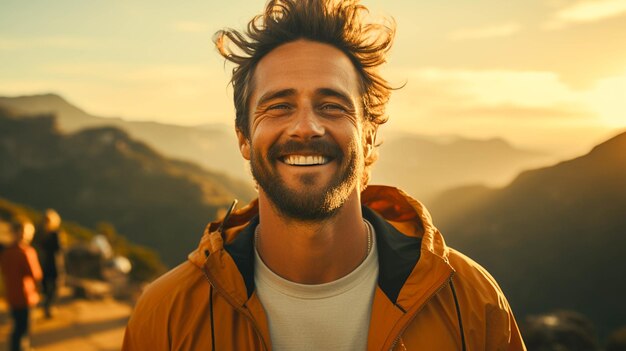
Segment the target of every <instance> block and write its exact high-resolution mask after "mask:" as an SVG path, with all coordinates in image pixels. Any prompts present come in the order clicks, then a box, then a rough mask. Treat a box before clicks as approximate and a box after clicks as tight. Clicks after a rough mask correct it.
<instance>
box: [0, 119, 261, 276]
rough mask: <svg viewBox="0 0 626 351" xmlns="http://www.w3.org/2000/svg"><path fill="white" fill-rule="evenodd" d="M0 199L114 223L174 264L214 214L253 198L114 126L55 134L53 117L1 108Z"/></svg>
mask: <svg viewBox="0 0 626 351" xmlns="http://www.w3.org/2000/svg"><path fill="white" fill-rule="evenodd" d="M0 196H2V197H5V198H7V199H10V200H12V201H16V202H20V203H25V204H28V205H30V206H33V207H35V208H40V209H41V208H47V207H53V208H55V209H57V210H58V211H59V213H61V214H62V215H63V216H64V217H65V218H67V219H70V220H75V221H77V222H80V223H83V224H84V225H87V226H89V227H92V228H93V227H95V225H96V224H97V223H98V222H101V221H106V222H110V223H113V224H114V225H115V227H116V228H117V229H118V230H119V231H120V232H121V233H124V234H125V235H126V236H127V237H128V238H129V239H130V240H132V241H133V242H136V243H138V244H141V245H146V246H150V247H152V248H154V249H155V250H157V251H158V252H159V253H160V254H161V257H162V258H163V259H164V261H165V262H166V263H168V264H170V265H173V264H175V263H178V262H180V261H182V260H184V259H185V257H186V255H187V253H188V252H189V251H190V250H192V249H193V248H194V247H195V246H196V245H197V242H198V239H199V238H200V236H201V235H202V231H203V228H204V226H205V225H206V224H207V223H208V221H210V220H212V219H213V218H215V216H216V213H217V211H218V210H220V209H222V208H225V207H227V206H228V205H229V204H230V202H231V201H232V200H233V198H239V199H241V200H244V201H246V200H250V199H252V198H253V197H254V196H255V192H254V189H253V188H252V187H251V186H250V185H248V184H247V183H246V182H242V181H239V180H236V179H233V178H230V177H229V176H227V175H224V174H221V173H215V172H210V171H207V170H204V169H202V168H200V167H199V166H196V165H194V164H192V163H189V162H186V161H179V160H174V159H169V158H166V157H164V156H162V155H161V154H159V153H158V152H156V151H155V150H153V149H152V148H150V147H149V146H148V145H146V144H144V143H142V142H139V141H137V140H135V139H133V138H132V137H130V136H129V135H128V134H127V133H126V132H124V131H122V130H120V129H117V128H114V127H102V128H94V129H85V130H82V131H79V132H76V133H73V134H62V133H60V132H59V131H57V130H56V126H55V119H54V117H53V116H52V115H39V116H31V117H29V118H23V117H22V118H16V116H15V113H13V112H9V111H7V110H2V109H0Z"/></svg>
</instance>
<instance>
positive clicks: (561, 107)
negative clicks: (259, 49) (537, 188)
mask: <svg viewBox="0 0 626 351" xmlns="http://www.w3.org/2000/svg"><path fill="white" fill-rule="evenodd" d="M363 4H365V5H366V6H369V7H370V9H371V14H372V15H373V16H374V17H376V16H381V15H383V16H393V17H394V18H395V20H396V22H397V28H398V33H397V39H396V44H395V46H394V49H393V51H392V53H391V56H390V58H389V64H388V66H387V67H386V69H385V70H384V72H385V74H386V77H388V80H389V81H390V82H392V84H394V85H397V86H400V85H402V84H404V83H406V86H405V87H404V88H403V89H401V90H399V91H396V92H394V94H393V96H392V100H391V103H390V106H389V109H388V111H389V114H390V116H391V118H390V122H389V125H388V127H387V128H388V129H389V130H394V129H396V130H403V131H411V132H415V133H421V134H428V135H449V134H460V135H465V136H469V137H478V138H491V137H503V138H505V139H507V140H509V141H511V142H512V143H514V144H515V145H518V146H521V147H530V148H536V149H545V150H549V151H552V152H556V153H559V154H562V155H573V154H576V153H580V152H584V151H586V150H587V149H588V148H589V147H590V146H592V145H593V144H595V143H597V142H600V141H602V140H603V139H605V138H607V137H609V136H612V135H614V134H616V133H617V131H619V130H623V129H624V128H626V111H625V106H626V0H593V1H591V0H586V1H565V0H525V1H521V0H520V1H515V2H511V1H496V0H475V1H461V0H446V1H430V0H417V1H416V0H410V1H409V0H401V1H398V0H394V1H382V0H369V1H363ZM263 5H264V2H263V1H252V0H231V1H224V2H220V4H219V5H217V2H215V1H206V0H205V1H200V0H192V1H185V2H182V3H174V2H172V1H164V0H149V1H148V0H140V1H139V0H136V1H121V0H107V1H103V0H99V1H98V0H96V1H75V0H74V1H71V0H57V1H44V0H33V1H18V0H3V1H2V3H0V58H1V62H2V64H1V65H0V95H5V96H16V95H30V94H38V93H46V92H54V93H58V94H60V95H61V96H63V97H64V98H66V99H67V100H69V101H70V102H71V103H73V104H75V105H77V106H79V107H81V108H83V109H85V110H86V111H87V112H89V113H92V114H94V115H99V116H105V117H123V118H125V119H132V120H154V121H160V122H164V123H174V124H184V125H195V124H204V123H229V124H230V123H231V121H232V118H233V115H234V112H233V111H234V109H233V107H232V103H231V90H230V88H228V87H227V83H228V79H229V76H230V69H231V66H228V65H227V66H224V63H223V60H222V59H221V58H220V57H219V55H218V54H217V53H216V51H215V49H214V48H213V45H212V42H211V37H212V34H213V33H214V32H215V31H216V30H218V29H220V28H223V27H234V28H238V29H241V28H243V27H244V26H245V24H246V23H247V21H248V20H249V19H250V18H251V17H252V16H253V15H255V14H257V13H258V12H260V11H261V10H262V8H263Z"/></svg>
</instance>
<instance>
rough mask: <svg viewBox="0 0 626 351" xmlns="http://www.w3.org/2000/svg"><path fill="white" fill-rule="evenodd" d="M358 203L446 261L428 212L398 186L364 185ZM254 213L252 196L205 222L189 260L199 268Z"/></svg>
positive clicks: (254, 216)
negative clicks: (226, 213)
mask: <svg viewBox="0 0 626 351" xmlns="http://www.w3.org/2000/svg"><path fill="white" fill-rule="evenodd" d="M361 203H362V205H363V206H364V207H366V208H368V209H370V210H371V211H373V212H374V213H375V215H377V216H380V217H382V219H384V220H385V221H387V222H388V223H389V224H391V225H392V226H393V227H394V228H395V230H397V231H398V232H399V233H401V234H403V235H404V236H406V237H409V238H419V239H421V250H422V251H424V250H427V251H429V252H430V253H432V254H434V255H435V256H438V257H440V258H442V259H443V260H444V261H446V262H447V261H448V258H447V256H448V248H447V247H446V245H445V242H444V239H443V236H442V235H441V234H440V233H439V231H438V230H437V228H436V227H435V226H434V225H433V223H432V218H431V216H430V213H429V212H428V210H427V209H426V208H425V207H424V205H423V204H422V203H420V202H419V201H417V200H415V199H413V198H411V197H410V196H409V195H407V194H406V193H405V192H404V191H402V190H400V189H398V188H395V187H389V186H382V185H371V186H368V187H367V188H366V189H365V190H364V191H363V192H362V193H361ZM366 212H367V209H364V216H365V217H367V213H366ZM258 213H259V208H258V199H255V200H253V201H252V202H250V203H249V204H248V205H246V206H245V207H242V208H240V209H236V210H233V212H232V213H231V215H230V217H229V218H228V221H227V223H222V219H220V220H218V221H215V222H211V223H209V224H208V225H207V226H206V228H205V230H204V234H203V235H202V238H201V240H200V243H199V245H198V248H197V249H196V250H194V251H193V252H192V253H190V254H189V256H188V258H189V260H190V261H191V262H192V263H193V264H194V265H196V266H197V267H198V268H202V267H203V265H204V263H205V260H206V258H207V257H208V256H209V254H212V253H214V252H217V251H219V250H221V249H223V248H224V246H225V245H228V244H229V243H232V242H233V241H234V240H235V238H236V237H237V236H238V235H239V234H240V233H241V232H242V231H243V230H244V228H246V227H247V226H248V225H249V224H251V222H254V221H258V218H257V217H258ZM222 225H223V226H224V227H223V232H222V234H221V235H215V234H217V233H216V231H217V230H218V228H220V226H222Z"/></svg>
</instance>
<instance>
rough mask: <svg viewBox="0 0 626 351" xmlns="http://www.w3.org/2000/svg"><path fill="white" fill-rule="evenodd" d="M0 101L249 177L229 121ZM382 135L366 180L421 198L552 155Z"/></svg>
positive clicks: (43, 100)
mask: <svg viewBox="0 0 626 351" xmlns="http://www.w3.org/2000/svg"><path fill="white" fill-rule="evenodd" d="M0 106H5V107H8V108H11V109H14V110H16V111H20V112H23V113H29V114H39V113H54V114H56V115H57V116H58V121H59V126H60V128H61V130H63V131H68V132H72V131H76V130H79V129H82V128H87V127H94V126H105V125H108V126H115V127H118V128H121V129H123V130H126V131H127V132H128V133H129V134H130V135H131V136H132V137H133V138H136V139H138V140H141V141H143V142H145V143H147V144H149V145H151V146H152V147H153V148H155V149H156V150H158V151H159V152H160V153H162V154H163V155H166V156H169V157H175V158H179V159H184V160H189V161H192V162H194V163H197V164H199V165H202V166H204V167H205V168H207V169H210V170H216V171H220V172H225V173H227V174H229V175H231V176H233V177H237V178H240V179H246V180H248V181H249V180H250V179H251V177H250V175H249V171H248V168H247V165H246V162H245V161H244V160H243V158H242V157H241V155H240V153H239V149H238V146H237V140H236V137H235V133H234V127H232V126H226V125H222V124H205V125H201V126H196V127H183V126H177V125H168V124H162V123H154V122H131V121H125V120H122V119H119V118H102V117H96V116H92V115H90V114H89V113H87V112H85V111H83V110H82V109H80V108H77V107H75V106H74V105H72V104H70V103H68V102H67V101H65V100H64V99H63V98H62V97H60V96H58V95H55V94H44V95H33V96H21V97H0ZM383 137H385V136H383ZM385 139H386V141H385V142H384V143H383V144H382V146H381V148H380V156H381V157H380V159H379V160H378V161H377V163H376V164H375V165H374V167H373V173H372V184H376V183H379V184H386V185H393V186H397V187H400V188H402V189H404V190H405V191H407V192H408V193H410V194H411V195H413V196H415V197H417V198H419V199H420V200H422V201H424V202H426V203H428V202H429V201H430V200H431V199H433V198H434V197H435V196H436V195H437V194H438V193H440V192H441V191H444V190H446V189H448V188H451V187H456V186H460V185H463V184H468V183H477V182H479V183H483V184H486V185H492V186H493V185H501V184H504V183H505V182H508V181H509V180H511V179H513V177H514V176H515V175H517V174H518V173H519V172H520V171H522V170H524V169H529V168H535V167H537V166H539V165H544V164H547V163H549V162H551V161H552V159H551V158H550V157H549V156H548V155H545V154H542V153H539V152H534V151H526V150H519V149H516V148H514V147H513V146H511V145H510V144H508V143H506V142H505V141H503V140H501V139H494V140H470V139H465V138H461V137H453V138H450V137H430V136H422V135H415V134H410V133H398V132H389V133H387V134H386V137H385Z"/></svg>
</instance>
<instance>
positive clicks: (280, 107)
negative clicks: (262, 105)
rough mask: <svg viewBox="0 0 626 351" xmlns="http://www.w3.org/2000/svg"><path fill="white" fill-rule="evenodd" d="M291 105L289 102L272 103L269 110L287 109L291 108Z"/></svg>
mask: <svg viewBox="0 0 626 351" xmlns="http://www.w3.org/2000/svg"><path fill="white" fill-rule="evenodd" d="M289 108H290V106H289V105H287V104H275V105H271V106H270V107H268V108H267V109H268V110H287V109H289Z"/></svg>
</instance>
